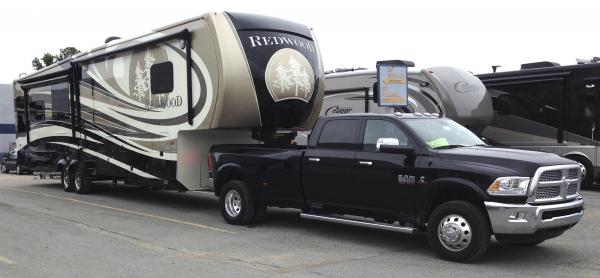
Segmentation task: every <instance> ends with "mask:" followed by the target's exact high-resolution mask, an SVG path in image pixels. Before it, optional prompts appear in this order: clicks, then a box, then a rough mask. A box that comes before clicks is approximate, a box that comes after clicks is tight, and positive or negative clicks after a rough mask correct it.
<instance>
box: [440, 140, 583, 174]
mask: <svg viewBox="0 0 600 278" xmlns="http://www.w3.org/2000/svg"><path fill="white" fill-rule="evenodd" d="M437 152H438V154H439V156H440V157H441V158H442V159H444V160H447V161H453V162H460V163H468V164H479V165H486V166H489V167H493V168H501V169H510V170H511V172H514V174H516V175H524V176H533V174H534V173H535V171H536V170H537V168H539V167H542V166H551V165H565V164H575V162H574V161H572V160H570V159H566V158H563V157H561V156H558V155H556V154H553V153H544V152H536V151H526V150H517V149H505V148H493V147H464V148H455V149H447V150H438V151H437Z"/></svg>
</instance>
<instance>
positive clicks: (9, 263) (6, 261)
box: [0, 256, 17, 265]
mask: <svg viewBox="0 0 600 278" xmlns="http://www.w3.org/2000/svg"><path fill="white" fill-rule="evenodd" d="M0 263H4V264H7V265H16V264H17V263H15V262H14V261H12V260H10V259H8V258H6V257H2V256H0Z"/></svg>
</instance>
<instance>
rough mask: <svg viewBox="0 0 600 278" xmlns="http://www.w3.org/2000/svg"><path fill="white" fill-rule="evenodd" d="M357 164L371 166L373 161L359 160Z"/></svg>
mask: <svg viewBox="0 0 600 278" xmlns="http://www.w3.org/2000/svg"><path fill="white" fill-rule="evenodd" d="M358 164H360V165H367V166H371V165H373V162H371V161H359V162H358Z"/></svg>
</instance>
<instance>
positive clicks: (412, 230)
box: [300, 213, 416, 234]
mask: <svg viewBox="0 0 600 278" xmlns="http://www.w3.org/2000/svg"><path fill="white" fill-rule="evenodd" d="M300 218H304V219H310V220H318V221H325V222H331V223H338V224H346V225H351V226H358V227H366V228H373V229H379V230H385V231H391V232H398V233H405V234H414V233H415V231H416V229H415V228H411V227H401V226H396V225H390V224H383V223H373V222H366V221H359V220H351V219H347V218H342V217H332V216H325V215H317V214H308V213H300Z"/></svg>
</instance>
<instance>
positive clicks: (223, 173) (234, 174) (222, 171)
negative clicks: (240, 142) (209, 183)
mask: <svg viewBox="0 0 600 278" xmlns="http://www.w3.org/2000/svg"><path fill="white" fill-rule="evenodd" d="M232 179H236V180H242V181H243V180H244V172H243V169H242V167H241V166H240V165H237V164H234V163H225V164H223V165H220V166H218V167H217V173H216V176H215V180H214V184H215V189H214V190H215V195H217V196H219V193H220V192H221V189H222V188H223V186H224V185H225V184H226V183H227V182H228V181H230V180H232Z"/></svg>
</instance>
